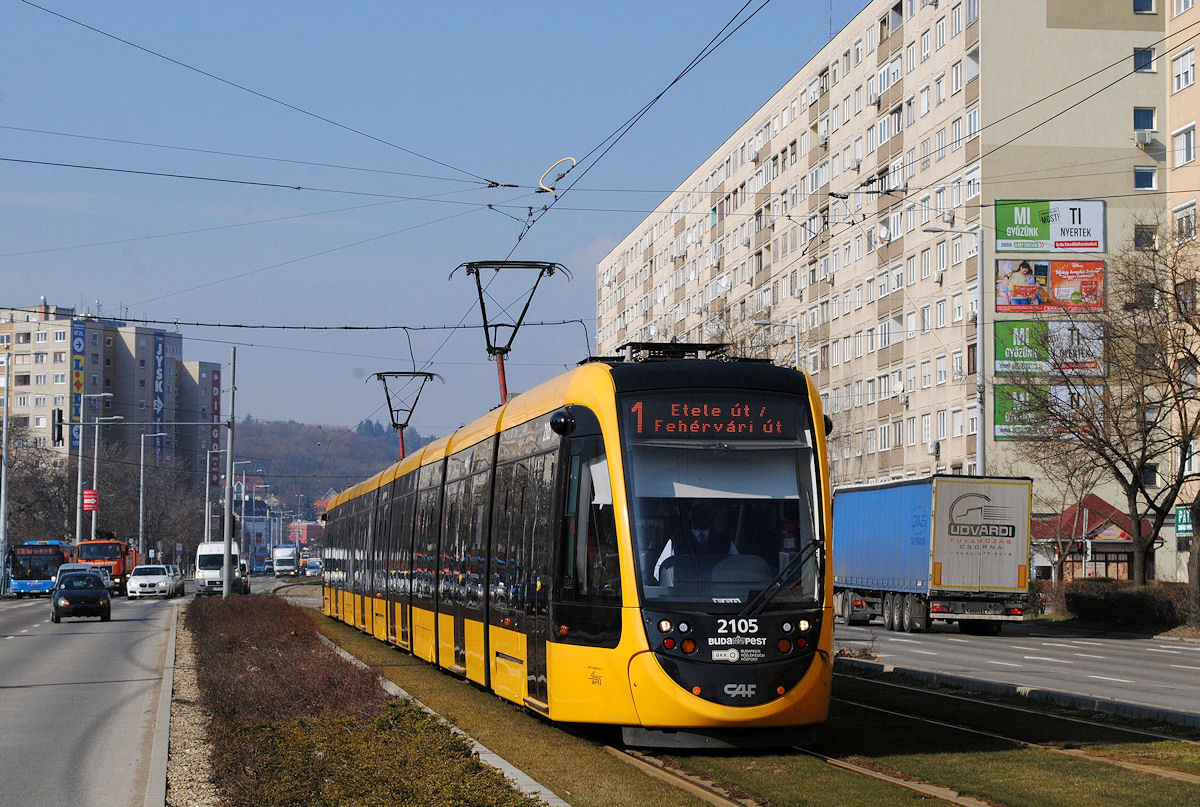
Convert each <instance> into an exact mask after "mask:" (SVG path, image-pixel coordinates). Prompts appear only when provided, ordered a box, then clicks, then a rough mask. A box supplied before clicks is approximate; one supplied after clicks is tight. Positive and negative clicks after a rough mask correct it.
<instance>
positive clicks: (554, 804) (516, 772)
mask: <svg viewBox="0 0 1200 807" xmlns="http://www.w3.org/2000/svg"><path fill="white" fill-rule="evenodd" d="M320 638H321V641H322V642H324V643H325V645H326V646H327V647H328V648H329V649H331V650H332V651H333V652H335V653H337V654H338V655H339V656H341V657H342V658H344V659H345V660H346V661H348V662H350V663H351V664H353V665H354V666H355V667H360V668H362V669H364V670H367V669H370V667H369V666H368V665H367V664H366V663H364V662H363V661H361V660H359V659H358V658H356V657H354V656H352V655H351V654H350V653H348V652H346V651H345V650H343V649H342V648H340V647H338V646H337V645H336V644H334V643H333V642H331V641H330V640H329V639H327V638H325V637H324V636H321V637H320ZM379 683H380V685H381V686H382V687H383V689H384V691H385V692H387V693H388V694H389V695H391V696H393V697H396V698H404V699H405V700H409V701H412V702H413V703H415V704H416V705H417V706H420V707H421V709H422V710H423V711H424V712H426V713H427V714H430V715H433V716H434V717H436V718H437V719H438V720H440V721H441V722H442V724H443V725H444V726H446V727H447V728H449V729H450V730H451V731H452V732H454V733H455V734H457V735H459V736H460V737H466V738H467V739H468V740H470V741H471V742H472V743H473V744H474V746H475V753H476V754H478V755H479V761H480V762H484V763H486V764H488V765H491V766H492V767H493V768H495V769H497V770H498V771H500V772H501V773H502V774H504V776H505V777H506V778H508V779H509V780H510V781H512V782H513V783H514V784H515V785H516V786H517V788H518V789H519V790H520V791H521V792H522V793H524V794H525V795H527V796H534V797H536V798H539V799H541V800H542V801H544V802H545V803H546V804H548V805H550V807H571V805H570V804H569V803H568V802H565V801H563V800H562V799H561V798H559V797H558V796H556V795H555V794H554V793H553V792H552V791H551V790H549V789H548V788H547V787H546V786H545V785H542V784H541V783H539V782H537V781H536V780H534V779H533V778H532V777H531V776H529V774H527V773H525V772H524V771H522V770H521V769H520V768H518V767H516V766H515V765H513V764H512V763H511V762H509V761H508V760H506V759H504V758H503V757H501V756H500V755H499V754H496V753H495V752H493V751H489V750H488V749H487V748H486V747H485V746H484V745H482V744H481V743H479V742H478V741H476V740H475V739H474V738H473V737H471V736H470V735H469V734H467V733H466V732H465V731H463V730H462V729H460V728H459V727H458V726H456V725H454V724H453V723H451V722H450V721H448V720H446V719H445V718H444V717H442V716H441V715H439V714H438V713H437V712H435V711H433V710H432V709H430V708H429V707H428V706H426V705H425V704H423V703H421V701H420V700H418V699H417V698H414V697H413V696H412V695H410V694H409V693H407V692H405V691H404V690H403V689H401V688H400V687H399V686H397V685H396V684H395V683H393V682H391V681H389V680H387V679H386V678H383V677H380V679H379Z"/></svg>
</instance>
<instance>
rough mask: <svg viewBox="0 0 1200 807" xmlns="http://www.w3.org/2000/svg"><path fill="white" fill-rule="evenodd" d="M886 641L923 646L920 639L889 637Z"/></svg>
mask: <svg viewBox="0 0 1200 807" xmlns="http://www.w3.org/2000/svg"><path fill="white" fill-rule="evenodd" d="M888 640H889V641H892V642H902V643H904V644H925V643H924V642H922V641H921V640H920V639H901V638H900V637H899V636H891V637H889V639H888Z"/></svg>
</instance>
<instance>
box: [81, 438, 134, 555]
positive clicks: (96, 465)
mask: <svg viewBox="0 0 1200 807" xmlns="http://www.w3.org/2000/svg"><path fill="white" fill-rule="evenodd" d="M124 419H125V418H123V417H122V416H121V415H112V416H111V417H105V418H100V417H98V418H95V419H94V420H93V422H94V423H95V424H96V444H95V446H94V447H93V448H92V490H94V491H96V496H97V498H98V497H99V496H100V425H101V424H103V423H116V422H117V421H118V420H124ZM79 442H80V443H81V444H82V443H83V440H80V441H79ZM81 495H82V494H81ZM97 503H98V502H97ZM99 512H100V510H99V508H98V507H97V509H95V510H93V511H92V540H93V541H94V540H96V515H97V514H98V513H99Z"/></svg>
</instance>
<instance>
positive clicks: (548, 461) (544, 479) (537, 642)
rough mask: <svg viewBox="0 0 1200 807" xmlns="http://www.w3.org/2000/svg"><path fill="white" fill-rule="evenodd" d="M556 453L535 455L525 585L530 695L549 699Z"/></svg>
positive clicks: (527, 534)
mask: <svg viewBox="0 0 1200 807" xmlns="http://www.w3.org/2000/svg"><path fill="white" fill-rule="evenodd" d="M556 456H557V455H556V454H555V453H546V454H541V455H539V456H536V457H531V458H530V460H529V462H530V465H531V467H530V471H531V473H530V477H531V479H530V481H531V482H532V490H531V491H530V493H531V494H532V502H531V504H532V507H531V510H530V515H532V516H533V518H531V519H529V520H528V521H526V524H527V525H528V526H529V527H530V529H528V530H527V532H526V538H527V542H528V543H527V547H528V549H527V551H526V555H525V557H526V558H528V564H529V565H528V578H527V583H526V587H525V625H526V641H527V659H528V661H527V669H526V675H527V676H528V691H529V697H530V698H532V699H534V700H537V701H541V702H542V703H546V702H547V687H546V642H547V640H548V639H549V638H550V635H551V630H552V629H553V626H552V625H551V624H550V593H551V591H552V590H553V572H552V566H551V563H552V561H553V559H552V557H551V552H550V549H551V546H552V545H553V540H552V536H553V532H554V530H553V521H552V520H551V513H552V510H553V507H552V504H553V501H554V490H555V485H554V467H555V464H556V463H555V459H556Z"/></svg>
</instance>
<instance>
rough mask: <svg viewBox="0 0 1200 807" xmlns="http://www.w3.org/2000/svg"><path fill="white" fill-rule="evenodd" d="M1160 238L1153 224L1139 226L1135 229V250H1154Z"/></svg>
mask: <svg viewBox="0 0 1200 807" xmlns="http://www.w3.org/2000/svg"><path fill="white" fill-rule="evenodd" d="M1157 236H1158V228H1157V227H1155V226H1154V225H1153V224H1138V225H1135V226H1134V228H1133V246H1134V248H1135V249H1154V242H1155V239H1156V238H1157Z"/></svg>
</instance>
